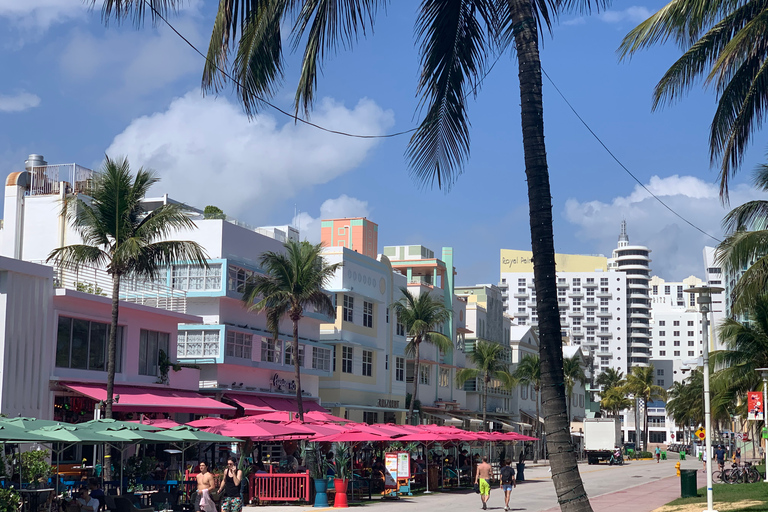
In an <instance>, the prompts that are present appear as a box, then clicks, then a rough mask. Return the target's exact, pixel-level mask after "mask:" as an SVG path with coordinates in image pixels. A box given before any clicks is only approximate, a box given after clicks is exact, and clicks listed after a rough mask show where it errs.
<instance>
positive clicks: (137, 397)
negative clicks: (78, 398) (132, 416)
mask: <svg viewBox="0 0 768 512" xmlns="http://www.w3.org/2000/svg"><path fill="white" fill-rule="evenodd" d="M62 385H63V386H64V387H66V388H67V389H70V390H72V391H74V392H75V393H79V394H81V395H85V396H87V397H89V398H92V399H94V400H96V401H99V402H100V401H103V400H106V399H107V389H106V387H107V386H106V384H74V383H62ZM114 394H115V397H116V398H117V396H118V395H119V396H120V398H119V399H118V400H117V401H116V402H115V403H114V404H113V405H112V410H114V411H116V412H186V413H192V414H229V415H232V414H235V412H237V409H236V408H235V407H232V406H230V405H226V404H223V403H221V402H218V401H216V400H214V399H213V398H208V397H205V396H203V395H201V394H200V393H195V392H194V391H186V390H179V389H165V388H144V387H138V386H126V385H117V386H115V389H114Z"/></svg>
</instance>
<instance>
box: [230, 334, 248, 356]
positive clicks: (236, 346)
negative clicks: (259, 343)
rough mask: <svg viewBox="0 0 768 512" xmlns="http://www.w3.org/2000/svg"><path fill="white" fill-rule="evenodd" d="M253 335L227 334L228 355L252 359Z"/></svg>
mask: <svg viewBox="0 0 768 512" xmlns="http://www.w3.org/2000/svg"><path fill="white" fill-rule="evenodd" d="M252 342H253V335H252V334H246V333H242V332H235V331H229V332H227V355H228V356H229V357H241V358H243V359H250V358H251V347H252Z"/></svg>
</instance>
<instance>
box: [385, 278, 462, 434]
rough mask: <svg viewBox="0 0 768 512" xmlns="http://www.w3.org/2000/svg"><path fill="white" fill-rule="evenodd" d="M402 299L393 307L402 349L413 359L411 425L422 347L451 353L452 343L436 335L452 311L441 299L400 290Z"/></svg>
mask: <svg viewBox="0 0 768 512" xmlns="http://www.w3.org/2000/svg"><path fill="white" fill-rule="evenodd" d="M400 291H401V292H402V294H403V296H402V298H401V299H400V300H399V301H397V302H395V303H394V304H392V309H393V311H394V312H395V315H396V318H398V319H399V320H398V321H399V322H401V323H402V324H403V325H404V326H405V332H406V334H407V336H408V338H409V341H408V344H407V345H406V346H405V353H406V354H407V355H408V356H409V357H412V358H413V395H411V403H410V405H409V406H408V416H407V418H406V419H407V421H408V422H412V421H413V407H414V404H415V403H416V400H417V399H418V398H419V379H420V377H421V344H422V343H427V344H429V345H433V346H434V347H435V348H436V349H438V350H440V351H441V352H449V351H451V350H453V343H451V339H450V338H449V337H448V336H446V335H445V334H442V333H440V332H437V330H436V329H438V328H440V327H442V325H443V324H444V323H445V322H447V321H448V320H449V319H450V318H451V310H449V309H448V308H447V307H446V306H445V303H444V302H443V301H442V300H441V299H440V298H436V297H433V296H432V295H430V294H429V293H428V292H421V294H420V295H419V296H418V297H415V296H414V295H413V294H412V293H411V292H409V291H408V288H406V287H402V288H400Z"/></svg>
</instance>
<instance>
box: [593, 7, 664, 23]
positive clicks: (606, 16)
mask: <svg viewBox="0 0 768 512" xmlns="http://www.w3.org/2000/svg"><path fill="white" fill-rule="evenodd" d="M651 14H653V13H652V12H651V11H649V10H648V9H647V8H645V7H642V6H638V5H633V6H632V7H627V8H626V9H624V10H622V11H614V10H609V11H605V12H604V13H601V14H599V15H598V16H599V18H600V19H601V20H602V21H604V22H606V23H621V22H623V21H628V22H630V23H640V22H641V21H645V20H647V19H648V18H650V17H651Z"/></svg>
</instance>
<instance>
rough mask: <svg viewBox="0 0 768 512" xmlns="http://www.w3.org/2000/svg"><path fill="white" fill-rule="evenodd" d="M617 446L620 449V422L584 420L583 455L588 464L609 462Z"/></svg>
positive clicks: (605, 419)
mask: <svg viewBox="0 0 768 512" xmlns="http://www.w3.org/2000/svg"><path fill="white" fill-rule="evenodd" d="M617 446H618V447H621V422H620V420H619V419H618V418H586V419H585V420H584V455H585V456H586V457H587V462H588V463H589V464H598V463H599V462H600V461H601V460H604V461H606V462H607V461H609V460H610V459H611V454H612V453H613V451H614V449H615V448H616V447H617Z"/></svg>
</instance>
